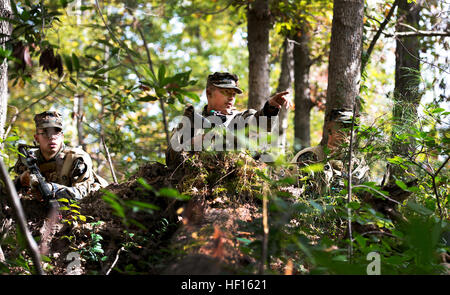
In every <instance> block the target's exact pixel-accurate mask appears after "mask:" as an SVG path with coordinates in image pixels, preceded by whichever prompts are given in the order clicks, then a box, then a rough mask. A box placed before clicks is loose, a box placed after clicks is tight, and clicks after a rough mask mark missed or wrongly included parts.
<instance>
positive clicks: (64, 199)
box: [57, 198, 69, 203]
mask: <svg viewBox="0 0 450 295" xmlns="http://www.w3.org/2000/svg"><path fill="white" fill-rule="evenodd" d="M57 201H58V202H63V203H69V200H68V199H66V198H61V199H58V200H57Z"/></svg>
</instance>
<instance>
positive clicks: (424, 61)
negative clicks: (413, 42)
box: [394, 36, 450, 74]
mask: <svg viewBox="0 0 450 295" xmlns="http://www.w3.org/2000/svg"><path fill="white" fill-rule="evenodd" d="M394 37H395V39H396V40H397V41H398V42H399V43H400V44H401V45H402V47H403V48H404V49H405V51H406V52H407V53H408V54H409V55H410V56H411V57H413V58H415V59H417V60H418V61H420V62H423V63H426V64H429V65H430V66H432V67H436V68H438V69H439V70H441V71H443V72H444V73H447V74H450V72H447V71H446V70H444V69H443V68H441V67H440V66H437V65H435V64H432V63H430V62H428V61H426V60H424V59H421V58H420V57H417V56H415V55H414V54H412V53H411V52H410V51H409V50H408V48H406V46H405V45H404V44H403V42H402V41H401V40H400V39H399V38H397V37H396V36H394Z"/></svg>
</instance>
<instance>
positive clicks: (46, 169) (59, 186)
mask: <svg viewBox="0 0 450 295" xmlns="http://www.w3.org/2000/svg"><path fill="white" fill-rule="evenodd" d="M35 122H36V128H47V127H57V128H60V129H62V122H61V115H60V114H59V113H57V112H44V113H41V114H38V115H36V116H35ZM29 153H30V154H31V155H33V156H34V157H35V158H36V159H37V165H38V167H39V169H40V171H41V173H42V175H43V176H44V177H45V179H46V181H47V182H48V183H50V184H51V186H52V192H53V193H54V194H55V196H56V197H57V198H71V199H75V200H80V199H82V198H83V197H85V196H87V195H88V194H90V193H92V192H95V191H97V190H99V189H100V188H102V187H106V186H107V185H108V183H107V182H106V180H104V179H103V178H101V177H100V176H98V175H97V174H96V173H95V172H94V170H93V166H92V160H91V157H90V156H89V155H88V154H87V153H86V152H85V151H83V150H82V149H81V148H72V147H67V146H65V145H64V144H63V145H62V147H61V149H60V150H59V152H58V153H57V154H56V155H55V156H54V157H53V158H52V159H50V160H48V161H47V160H45V158H44V157H43V156H42V155H41V152H40V149H39V148H34V149H30V150H29ZM23 160H24V159H23V158H22V157H20V159H19V160H18V161H17V163H16V165H15V167H14V171H15V172H16V173H17V174H18V175H19V177H17V178H16V179H15V180H14V183H15V185H16V189H17V190H18V191H19V190H22V191H23V190H24V189H25V188H24V187H22V186H21V183H20V175H21V174H22V173H23V172H25V171H26V170H27V167H26V166H25V164H24V163H23V162H22V161H23ZM26 189H28V187H27V188H26ZM33 189H34V188H33Z"/></svg>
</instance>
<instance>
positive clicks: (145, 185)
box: [137, 177, 153, 190]
mask: <svg viewBox="0 0 450 295" xmlns="http://www.w3.org/2000/svg"><path fill="white" fill-rule="evenodd" d="M137 182H138V183H139V184H140V185H142V186H143V187H144V188H145V189H147V190H153V187H152V186H151V185H150V184H148V183H147V181H145V179H144V178H142V177H139V178H138V179H137Z"/></svg>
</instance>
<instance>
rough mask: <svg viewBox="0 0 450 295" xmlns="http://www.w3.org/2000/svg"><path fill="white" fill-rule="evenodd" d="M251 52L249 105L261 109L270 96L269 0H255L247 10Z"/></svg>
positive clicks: (249, 51) (249, 49) (248, 44)
mask: <svg viewBox="0 0 450 295" xmlns="http://www.w3.org/2000/svg"><path fill="white" fill-rule="evenodd" d="M247 19H248V23H247V34H248V37H247V38H248V39H247V41H248V43H247V46H248V53H249V74H248V88H249V94H248V107H249V108H251V109H256V110H259V109H260V108H262V106H263V105H264V102H265V101H266V100H267V99H268V98H269V96H270V89H269V30H270V25H271V24H270V22H271V20H270V11H269V1H268V0H255V1H254V2H252V3H250V4H249V6H248V11H247Z"/></svg>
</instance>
